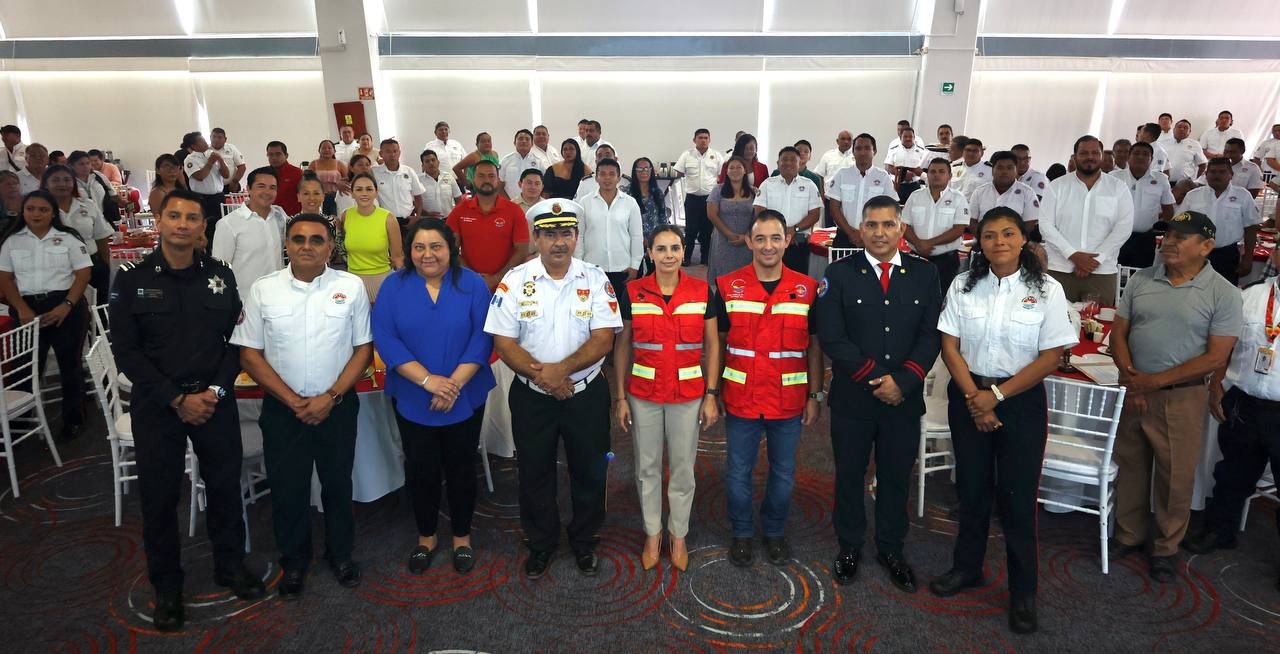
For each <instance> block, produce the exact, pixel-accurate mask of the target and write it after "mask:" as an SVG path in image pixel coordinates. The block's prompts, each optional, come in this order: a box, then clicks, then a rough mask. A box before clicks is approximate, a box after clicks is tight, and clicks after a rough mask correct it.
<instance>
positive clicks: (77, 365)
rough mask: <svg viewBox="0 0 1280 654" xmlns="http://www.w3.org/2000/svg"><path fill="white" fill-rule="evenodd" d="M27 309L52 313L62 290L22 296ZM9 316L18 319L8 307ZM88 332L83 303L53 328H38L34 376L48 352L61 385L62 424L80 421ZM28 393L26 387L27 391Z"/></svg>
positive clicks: (63, 295)
mask: <svg viewBox="0 0 1280 654" xmlns="http://www.w3.org/2000/svg"><path fill="white" fill-rule="evenodd" d="M22 299H23V300H24V301H26V303H27V306H29V307H31V310H32V311H34V312H35V313H36V316H39V315H41V314H43V313H48V312H49V311H52V310H54V309H56V308H58V306H60V305H61V304H62V303H64V302H65V301H66V299H67V292H66V291H54V292H53V293H45V294H43V295H24V296H22ZM9 316H10V317H11V318H13V319H14V320H15V321H16V320H17V319H18V310H17V309H14V308H12V307H10V308H9ZM88 329H89V310H88V308H86V306H85V303H84V301H83V300H81V301H80V302H77V303H76V305H75V306H74V307H72V308H71V313H68V314H67V317H66V318H64V319H63V321H62V324H60V325H57V326H56V327H41V328H40V349H39V352H38V354H37V359H36V361H38V362H40V367H39V371H38V373H37V374H43V373H44V369H45V362H46V361H48V359H49V349H50V348H53V357H54V359H56V360H57V362H58V376H59V377H60V378H61V382H62V423H63V424H64V425H79V424H81V423H83V422H84V411H82V410H81V405H82V403H83V402H84V397H85V395H84V367H83V362H84V359H83V358H82V357H83V356H84V339H85V334H86V333H88ZM27 390H30V387H28V388H27Z"/></svg>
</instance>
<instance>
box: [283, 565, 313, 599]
mask: <svg viewBox="0 0 1280 654" xmlns="http://www.w3.org/2000/svg"><path fill="white" fill-rule="evenodd" d="M306 579H307V573H306V571H305V570H285V571H284V576H283V577H281V578H280V585H279V586H277V587H276V594H277V595H279V596H280V599H282V600H287V601H292V600H296V599H299V598H301V597H302V586H303V583H304V582H305V581H306Z"/></svg>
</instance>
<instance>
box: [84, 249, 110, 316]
mask: <svg viewBox="0 0 1280 654" xmlns="http://www.w3.org/2000/svg"><path fill="white" fill-rule="evenodd" d="M89 261H90V262H91V263H93V268H91V269H90V271H89V285H90V286H92V287H93V291H94V293H95V294H97V296H98V297H97V299H96V300H95V301H96V302H97V303H98V304H106V303H107V299H108V298H110V297H111V267H110V265H109V264H108V263H107V262H106V261H103V260H102V257H99V256H98V255H97V252H96V251H95V252H94V254H92V255H90V256H89Z"/></svg>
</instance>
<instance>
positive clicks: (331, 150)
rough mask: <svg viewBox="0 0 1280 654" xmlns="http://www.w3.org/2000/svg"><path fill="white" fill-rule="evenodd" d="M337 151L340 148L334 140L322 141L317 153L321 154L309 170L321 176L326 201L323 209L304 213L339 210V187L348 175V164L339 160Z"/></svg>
mask: <svg viewBox="0 0 1280 654" xmlns="http://www.w3.org/2000/svg"><path fill="white" fill-rule="evenodd" d="M337 152H338V148H337V146H336V145H334V143H333V141H330V140H329V139H325V140H323V141H321V142H320V145H319V147H318V148H317V154H319V155H320V156H319V158H317V159H313V160H312V161H311V163H310V164H309V165H308V166H307V170H308V171H310V172H311V173H314V174H315V176H316V177H317V178H319V180H320V185H321V187H322V188H323V189H324V203H323V204H322V205H321V207H322V209H323V211H310V212H309V211H305V210H304V211H303V213H317V214H320V215H322V216H332V215H334V214H336V213H337V212H338V205H337V198H338V187H339V186H340V185H341V183H342V180H343V179H344V178H346V176H347V164H345V163H343V162H341V161H339V160H338V157H337Z"/></svg>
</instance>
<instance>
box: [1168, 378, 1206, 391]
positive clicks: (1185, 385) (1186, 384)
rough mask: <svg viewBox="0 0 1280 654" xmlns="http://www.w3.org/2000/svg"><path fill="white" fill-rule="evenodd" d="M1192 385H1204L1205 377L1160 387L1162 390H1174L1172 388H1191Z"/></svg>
mask: <svg viewBox="0 0 1280 654" xmlns="http://www.w3.org/2000/svg"><path fill="white" fill-rule="evenodd" d="M1192 386H1204V380H1203V379H1193V380H1191V381H1184V382H1182V383H1181V384H1169V385H1168V386H1161V387H1160V390H1162V391H1172V390H1176V389H1179V388H1191V387H1192Z"/></svg>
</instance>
